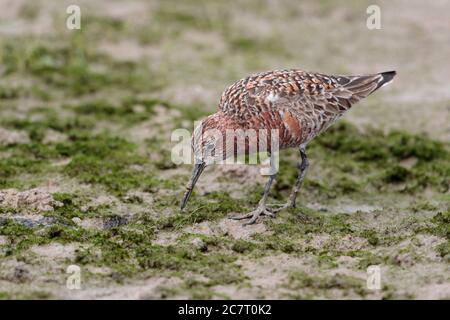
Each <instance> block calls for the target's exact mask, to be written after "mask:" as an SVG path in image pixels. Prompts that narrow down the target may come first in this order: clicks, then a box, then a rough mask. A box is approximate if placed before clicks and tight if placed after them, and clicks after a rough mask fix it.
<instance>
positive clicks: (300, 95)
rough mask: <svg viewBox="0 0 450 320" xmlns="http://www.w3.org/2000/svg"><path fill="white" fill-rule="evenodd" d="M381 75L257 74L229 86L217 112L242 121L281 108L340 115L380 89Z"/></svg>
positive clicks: (293, 72)
mask: <svg viewBox="0 0 450 320" xmlns="http://www.w3.org/2000/svg"><path fill="white" fill-rule="evenodd" d="M386 74H387V73H386ZM383 75H384V74H376V75H368V76H327V75H323V74H318V73H308V72H304V71H301V70H281V71H270V72H264V73H258V74H255V75H252V76H249V77H247V78H245V79H242V80H240V81H238V82H236V83H235V84H233V85H232V86H230V87H229V88H228V89H227V90H226V91H225V92H224V93H223V95H222V98H221V101H220V104H219V109H220V110H222V111H223V112H225V113H227V114H229V115H231V116H236V117H239V118H241V119H246V118H249V117H251V116H254V115H257V114H258V113H261V112H267V111H274V110H279V109H280V108H281V109H289V110H293V111H297V112H302V111H303V112H307V113H310V112H314V110H315V109H317V111H319V112H324V113H326V114H328V115H329V116H334V115H340V114H342V113H343V112H345V111H347V110H348V109H349V108H350V107H351V105H352V104H353V103H355V102H357V101H359V100H360V99H362V98H364V97H366V96H367V95H369V94H370V93H372V92H373V91H375V90H376V89H378V88H379V87H381V85H383V84H384V82H383V80H384V78H383ZM386 82H387V81H386Z"/></svg>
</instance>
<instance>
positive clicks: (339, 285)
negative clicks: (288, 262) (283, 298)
mask: <svg viewBox="0 0 450 320" xmlns="http://www.w3.org/2000/svg"><path fill="white" fill-rule="evenodd" d="M288 281H289V282H288V284H286V287H288V288H289V289H293V290H305V289H313V290H330V289H340V290H353V291H356V292H357V293H358V294H360V295H362V296H364V295H365V294H366V293H367V292H366V290H365V289H364V286H365V281H364V280H361V279H357V278H355V277H351V276H347V275H342V274H336V275H334V276H330V277H320V276H312V275H310V274H307V273H305V272H303V271H295V272H291V273H290V274H289V280H288Z"/></svg>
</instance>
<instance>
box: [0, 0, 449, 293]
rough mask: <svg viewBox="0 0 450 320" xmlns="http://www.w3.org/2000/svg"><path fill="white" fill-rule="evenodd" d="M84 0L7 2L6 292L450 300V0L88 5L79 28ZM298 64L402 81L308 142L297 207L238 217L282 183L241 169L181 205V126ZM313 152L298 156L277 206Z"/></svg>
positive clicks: (0, 88)
mask: <svg viewBox="0 0 450 320" xmlns="http://www.w3.org/2000/svg"><path fill="white" fill-rule="evenodd" d="M72 3H73V1H44V0H39V1H24V0H20V1H18V0H14V1H12V0H0V298H2V299H26V298H34V299H54V298H63V299H78V298H88V299H91V298H92V299H106V298H114V299H167V298H169V299H172V298H242V299H255V298H263V299H292V298H294V299H331V298H337V299H348V298H355V299H401V298H406V299H445V298H447V299H448V298H450V269H449V262H450V242H449V231H450V230H449V222H450V191H449V188H450V186H449V184H450V147H449V139H450V86H449V85H448V70H449V68H450V62H449V60H448V57H449V56H450V20H449V19H448V16H447V14H446V13H447V12H448V10H449V9H450V3H449V2H448V1H431V2H423V1H370V2H369V1H367V2H366V1H302V3H301V4H300V3H299V2H298V1H288V0H286V1H262V2H259V1H258V2H257V1H236V3H235V4H234V5H233V6H230V5H229V4H228V2H227V1H223V2H222V1H194V0H189V1H177V2H176V3H175V1H137V0H136V1H127V4H126V5H123V3H120V2H118V1H106V0H105V1H103V0H97V1H78V2H77V3H78V4H79V6H80V8H81V13H82V18H81V30H68V29H67V28H66V21H65V19H66V17H67V14H66V8H67V6H68V5H69V4H72ZM374 3H375V4H378V5H379V6H380V8H381V23H382V28H381V29H380V30H368V29H367V27H366V18H367V17H368V15H367V14H366V8H367V6H368V5H369V4H374ZM291 67H296V68H302V69H305V70H310V71H320V72H322V73H329V74H333V73H335V74H362V73H372V72H380V71H386V70H391V69H395V70H397V71H398V76H397V78H396V79H395V82H394V83H393V84H392V85H390V86H388V87H386V88H383V89H382V90H380V92H377V93H376V94H374V95H372V96H370V97H369V98H367V99H366V100H364V101H362V102H361V103H359V104H358V105H356V106H355V107H354V108H352V110H351V111H350V112H349V113H348V115H347V116H345V117H344V119H343V120H342V121H341V123H340V124H336V125H335V126H333V127H332V128H331V129H329V130H328V132H326V133H325V134H324V135H322V136H321V137H320V138H319V139H317V140H316V141H314V142H313V143H311V145H310V146H309V148H308V149H309V150H308V153H309V159H310V163H311V166H310V171H309V173H308V177H307V181H306V183H305V185H304V188H303V190H302V191H301V193H300V196H299V207H298V208H297V209H294V210H290V211H286V212H282V213H280V214H279V216H278V217H277V218H276V219H270V218H265V219H261V220H260V221H259V222H258V223H257V224H255V225H252V226H246V227H243V226H242V222H238V221H233V220H230V219H228V217H229V216H232V215H236V214H239V213H244V212H247V211H250V210H251V209H252V208H254V206H255V205H256V204H257V202H258V200H259V197H260V195H261V192H262V186H263V184H264V181H265V179H264V177H261V176H260V175H259V171H258V167H257V166H249V165H247V166H245V165H233V166H221V167H220V166H216V167H213V168H209V169H207V170H206V172H205V173H204V174H203V176H202V177H201V179H200V181H199V183H198V188H197V189H196V192H195V194H194V196H193V198H192V199H191V202H190V203H189V206H188V211H187V212H186V213H180V212H179V210H178V203H179V200H180V198H181V196H182V194H183V191H184V186H185V184H186V182H187V180H188V178H189V175H190V170H191V168H190V166H188V165H175V164H173V163H172V162H171V161H170V152H171V148H172V147H173V145H174V143H172V142H171V141H170V136H171V132H172V130H173V129H176V128H186V129H188V130H192V128H193V121H195V120H198V119H201V118H202V117H204V116H206V115H208V114H210V113H212V112H214V110H215V109H216V106H217V103H218V99H219V97H220V94H221V92H222V90H223V89H224V88H226V86H227V85H229V84H231V83H232V82H233V81H235V80H237V79H239V78H242V77H244V76H246V75H247V74H249V73H251V72H255V71H262V70H270V69H277V68H278V69H279V68H291ZM297 158H298V156H297V154H296V152H294V151H285V152H282V154H281V168H280V174H279V176H278V178H277V181H276V185H275V187H274V188H273V190H272V193H271V201H270V202H271V203H282V202H283V200H285V199H286V198H287V197H288V195H289V192H290V187H291V186H292V184H293V182H294V181H295V179H296V169H295V163H296V161H297V160H298V159H297ZM70 265H76V266H78V267H79V268H80V272H81V288H80V289H78V290H77V289H75V290H71V289H70V288H69V287H70V286H69V287H68V286H67V281H68V279H69V280H70V279H72V278H70V276H71V274H69V273H67V270H68V267H69V266H70ZM374 265H375V266H379V267H380V270H381V273H380V275H381V287H380V289H376V290H373V289H370V288H368V287H367V284H366V281H367V268H368V267H369V266H374ZM69 282H70V281H69ZM70 283H72V282H70Z"/></svg>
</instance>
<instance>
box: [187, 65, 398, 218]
mask: <svg viewBox="0 0 450 320" xmlns="http://www.w3.org/2000/svg"><path fill="white" fill-rule="evenodd" d="M395 74H396V72H395V71H388V72H382V73H378V74H372V75H363V76H340V75H336V76H328V75H324V74H319V73H309V72H305V71H301V70H276V71H268V72H262V73H257V74H253V75H251V76H249V77H247V78H244V79H242V80H239V81H237V82H235V83H234V84H232V85H231V86H230V87H229V88H228V89H226V90H225V91H224V93H223V94H222V97H221V100H220V103H219V110H218V111H217V112H216V113H214V114H212V115H210V116H208V117H207V118H206V119H205V120H203V121H202V122H201V125H200V126H199V127H197V128H196V129H195V131H194V134H193V144H192V147H193V151H194V157H195V163H194V169H193V172H192V177H191V179H190V181H189V183H188V185H187V190H186V193H185V195H184V197H183V199H182V201H181V209H182V210H183V209H184V207H185V206H186V203H187V201H188V200H189V197H190V195H191V193H192V190H193V188H194V186H195V184H196V182H197V180H198V178H199V177H200V175H201V173H202V172H203V170H204V168H205V167H206V166H207V165H209V164H211V163H213V162H215V161H220V160H224V159H227V158H229V157H231V156H236V155H237V154H243V153H245V152H249V150H250V149H251V147H252V146H253V145H255V144H257V143H259V142H260V141H259V140H261V139H266V138H267V139H268V140H270V141H272V140H271V139H269V138H271V132H274V131H273V130H276V131H275V132H277V134H278V136H277V138H278V148H279V149H286V148H299V150H300V157H301V161H300V162H299V164H298V170H299V173H298V178H297V181H296V183H295V185H294V187H293V190H292V193H291V195H290V197H289V201H288V202H287V203H286V204H285V205H283V206H281V207H280V208H277V209H271V208H268V206H267V204H266V202H267V197H268V194H269V190H270V187H271V185H272V182H273V180H274V179H275V177H276V173H273V174H270V175H269V180H268V182H267V184H266V185H265V188H264V194H263V196H262V198H261V200H260V202H259V204H258V207H257V208H256V210H254V211H252V212H250V213H249V214H246V215H243V216H238V217H232V219H249V221H248V222H247V223H245V224H252V223H254V222H255V221H256V220H257V219H258V217H259V216H260V215H267V216H272V217H273V216H275V213H276V212H278V211H280V210H281V209H285V208H293V207H295V204H296V198H297V194H298V192H299V190H300V188H301V186H302V183H303V180H304V179H305V176H306V172H307V170H308V166H309V162H308V158H307V156H306V146H307V144H308V143H309V142H310V141H311V140H312V139H313V138H314V137H316V136H317V135H318V134H320V133H321V132H323V131H325V130H326V129H327V128H328V127H329V126H330V125H331V124H333V123H334V122H335V121H336V120H338V119H339V118H340V117H341V116H342V115H343V114H344V113H345V112H346V111H348V110H349V109H350V108H351V107H352V105H353V104H354V103H356V102H358V101H359V100H361V99H363V98H365V97H367V96H368V95H369V94H371V93H372V92H374V91H376V90H377V89H379V88H381V87H382V86H384V85H386V84H387V83H389V82H391V81H392V79H393V78H394V76H395ZM251 129H254V130H257V132H258V135H257V136H256V139H252V138H250V137H248V136H247V137H245V140H244V141H245V144H244V146H243V147H242V148H241V149H240V150H239V147H236V141H237V140H236V139H235V140H234V143H231V144H230V143H228V144H226V143H225V142H226V138H224V139H221V137H220V135H223V137H226V134H227V132H230V130H231V131H232V130H235V131H236V130H242V131H244V132H245V131H246V130H251ZM261 129H263V130H266V131H265V132H266V134H265V135H261V134H259V132H263V131H261ZM217 133H219V137H218V136H217ZM218 138H219V139H218ZM230 145H231V146H230ZM266 145H267V150H266V151H267V152H269V154H270V152H271V150H272V149H271V144H270V142H269V143H266ZM231 147H233V148H232V149H230V148H231ZM230 150H231V151H230ZM258 151H261V150H258Z"/></svg>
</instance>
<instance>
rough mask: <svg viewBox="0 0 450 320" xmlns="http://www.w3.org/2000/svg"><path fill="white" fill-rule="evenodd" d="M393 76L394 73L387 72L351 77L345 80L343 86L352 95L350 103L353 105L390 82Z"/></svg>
mask: <svg viewBox="0 0 450 320" xmlns="http://www.w3.org/2000/svg"><path fill="white" fill-rule="evenodd" d="M395 75H396V72H395V71H387V72H382V73H377V74H373V75H368V76H352V77H348V78H347V79H348V82H347V83H345V84H343V86H344V88H346V89H347V90H349V91H350V92H351V93H352V97H351V98H350V99H349V100H350V102H351V103H355V102H357V101H359V100H361V99H363V98H365V97H367V96H368V95H369V94H371V93H372V92H374V91H376V90H378V89H379V88H381V87H382V86H384V85H386V84H388V83H389V82H391V81H392V79H393V78H394V76H395Z"/></svg>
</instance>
